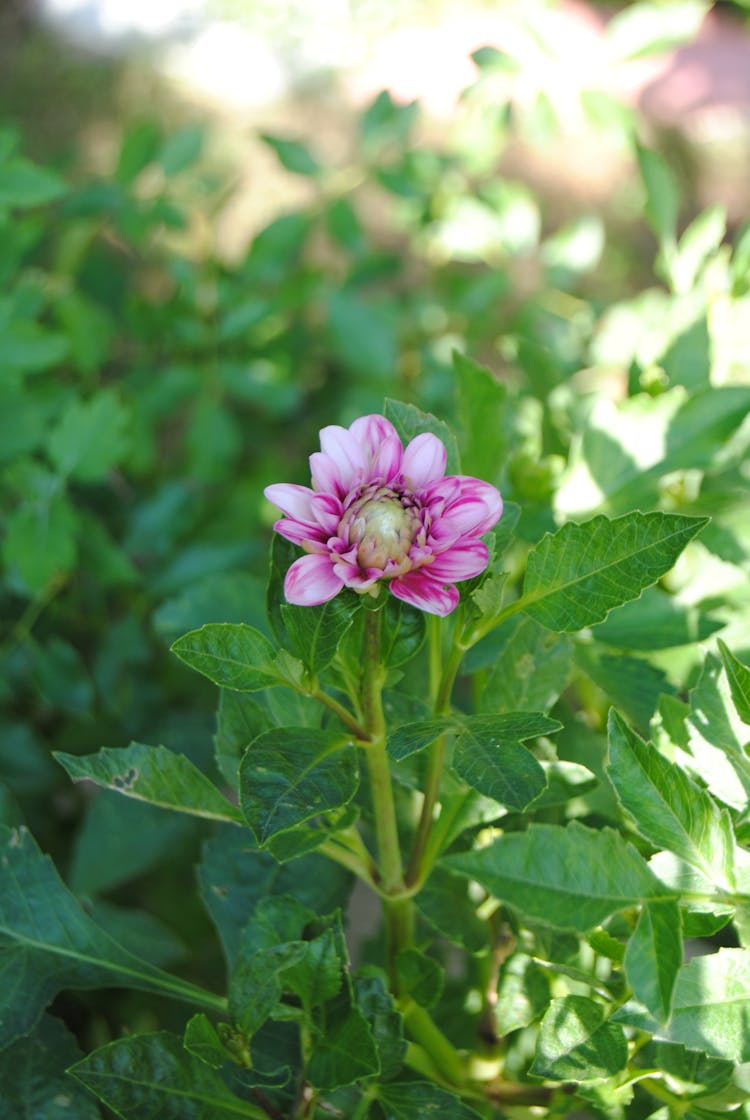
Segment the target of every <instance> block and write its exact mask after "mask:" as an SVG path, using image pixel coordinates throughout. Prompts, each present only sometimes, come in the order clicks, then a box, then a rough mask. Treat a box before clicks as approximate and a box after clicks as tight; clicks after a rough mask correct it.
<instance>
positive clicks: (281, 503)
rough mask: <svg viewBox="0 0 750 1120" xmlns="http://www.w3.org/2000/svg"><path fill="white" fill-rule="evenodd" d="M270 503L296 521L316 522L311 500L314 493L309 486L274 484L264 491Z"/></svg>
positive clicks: (284, 483) (286, 483)
mask: <svg viewBox="0 0 750 1120" xmlns="http://www.w3.org/2000/svg"><path fill="white" fill-rule="evenodd" d="M263 493H264V494H265V496H266V497H267V498H268V500H269V502H273V504H274V505H275V506H278V507H279V509H280V510H281V512H282V513H285V514H286V515H287V517H293V518H294V519H295V521H307V522H308V523H309V522H314V521H315V514H314V513H313V510H312V504H311V499H312V497H313V491H312V490H311V489H310V488H309V487H308V486H295V485H294V483H292V482H274V484H273V485H272V486H266V488H265V490H264V491H263Z"/></svg>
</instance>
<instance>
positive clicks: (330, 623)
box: [281, 596, 360, 674]
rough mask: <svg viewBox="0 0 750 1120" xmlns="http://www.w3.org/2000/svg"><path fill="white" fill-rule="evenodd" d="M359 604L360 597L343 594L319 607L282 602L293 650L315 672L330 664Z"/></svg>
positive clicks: (321, 670) (283, 615) (282, 611)
mask: <svg viewBox="0 0 750 1120" xmlns="http://www.w3.org/2000/svg"><path fill="white" fill-rule="evenodd" d="M352 598H355V597H352ZM359 605H360V600H359V598H358V597H356V599H355V601H352V600H350V599H349V598H346V597H343V596H336V597H335V598H334V599H331V600H330V601H329V602H328V603H323V604H322V605H321V606H319V607H295V606H291V605H290V604H288V603H284V604H283V605H282V607H281V616H282V618H283V620H284V625H285V628H286V632H287V634H288V636H289V642H290V645H291V650H292V653H294V654H295V656H297V657H299V659H300V661H302V663H303V664H304V665H305V667H306V668H307V669H309V670H310V672H311V673H316V674H317V673H322V672H323V670H324V669H326V668H327V667H328V666H329V665H330V663H331V661H332V660H333V658H334V656H335V654H336V648H337V646H338V644H339V642H340V641H341V639H342V638H343V637H344V635H345V634H346V632H347V630H348V629H349V627H350V626H351V625H352V622H353V621H354V616H355V613H356V611H357V608H358V607H359Z"/></svg>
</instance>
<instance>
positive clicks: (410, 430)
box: [383, 398, 461, 474]
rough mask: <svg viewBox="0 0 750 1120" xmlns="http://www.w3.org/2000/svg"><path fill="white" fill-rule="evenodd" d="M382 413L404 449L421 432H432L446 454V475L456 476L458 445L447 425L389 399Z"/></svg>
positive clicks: (425, 413) (415, 408)
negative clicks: (396, 433)
mask: <svg viewBox="0 0 750 1120" xmlns="http://www.w3.org/2000/svg"><path fill="white" fill-rule="evenodd" d="M383 411H384V414H385V416H387V418H388V419H389V420H390V421H391V423H392V424H393V426H394V427H395V429H396V431H397V432H398V434H399V436H400V437H401V441H402V443H403V444H404V447H406V445H407V444H408V443H410V442H411V440H413V439H414V438H415V436H418V435H421V434H422V433H423V432H432V434H433V435H435V436H437V437H438V439H439V440H440V441H441V443H443V444H444V446H445V449H446V451H447V452H448V462H447V466H446V474H458V472H459V471H460V469H461V465H460V459H459V454H458V444H457V443H456V437H455V436H454V435H453V432H452V431H451V429H450V428H449V427H448V425H447V424H444V423H443V421H442V420H438V419H437V417H436V416H433V415H432V414H431V413H430V412H420V410H419V409H418V408H417V407H416V406H415V405H413V404H403V403H402V402H401V401H394V400H391V399H390V398H386V402H385V408H384V410H383Z"/></svg>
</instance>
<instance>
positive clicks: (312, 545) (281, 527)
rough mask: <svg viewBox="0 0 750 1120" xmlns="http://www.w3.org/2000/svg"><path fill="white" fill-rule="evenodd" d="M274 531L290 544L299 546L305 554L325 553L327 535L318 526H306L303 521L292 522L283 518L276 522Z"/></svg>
mask: <svg viewBox="0 0 750 1120" xmlns="http://www.w3.org/2000/svg"><path fill="white" fill-rule="evenodd" d="M274 529H275V530H276V532H277V533H278V534H279V536H280V537H286V539H287V540H288V541H291V542H292V544H298V545H301V546H302V548H304V549H305V551H306V552H327V551H328V549H327V548H326V543H325V542H326V541H327V540H328V535H327V534H326V533H325V532H324V530H323V529H321V528H320V526H319V525H306V524H305V522H304V521H292V519H291V518H290V517H284V518H282V519H281V521H277V522H276V523H275V525H274Z"/></svg>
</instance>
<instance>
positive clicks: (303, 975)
mask: <svg viewBox="0 0 750 1120" xmlns="http://www.w3.org/2000/svg"><path fill="white" fill-rule="evenodd" d="M304 945H305V950H304V954H303V956H301V957H300V959H299V961H297V962H296V963H295V964H293V965H289V966H288V967H287V968H285V969H284V975H283V985H284V988H285V990H287V991H291V992H294V994H295V995H296V996H298V997H299V999H300V1000H301V1001H302V1006H303V1007H304V1008H306V1009H307V1010H310V1009H311V1008H313V1007H318V1006H319V1005H320V1004H321V1003H325V1002H326V1001H327V1000H329V999H333V997H334V996H335V995H337V994H338V992H339V989H340V988H341V983H342V979H343V975H342V967H343V964H344V962H342V961H341V959H340V958H339V954H338V942H337V936H336V932H335V931H334V930H333V929H327V930H324V931H323V933H321V934H319V935H318V937H313V938H312V939H311V940H309V941H306V942H305V943H304Z"/></svg>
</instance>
